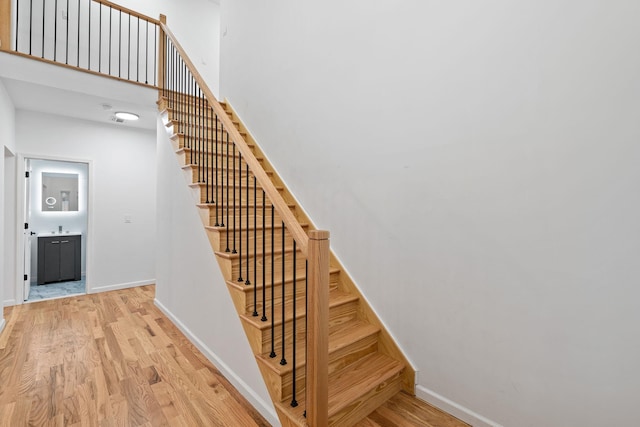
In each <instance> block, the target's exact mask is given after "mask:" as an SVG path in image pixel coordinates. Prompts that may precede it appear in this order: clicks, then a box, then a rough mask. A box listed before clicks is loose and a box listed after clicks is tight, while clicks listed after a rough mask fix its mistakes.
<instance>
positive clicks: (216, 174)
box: [182, 159, 262, 200]
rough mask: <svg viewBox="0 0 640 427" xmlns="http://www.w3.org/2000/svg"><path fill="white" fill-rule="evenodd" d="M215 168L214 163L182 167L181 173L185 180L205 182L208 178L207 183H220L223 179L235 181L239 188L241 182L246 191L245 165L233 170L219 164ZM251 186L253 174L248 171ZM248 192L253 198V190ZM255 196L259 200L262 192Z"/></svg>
mask: <svg viewBox="0 0 640 427" xmlns="http://www.w3.org/2000/svg"><path fill="white" fill-rule="evenodd" d="M199 160H200V159H195V161H199ZM215 169H216V167H215V165H212V166H209V167H208V168H205V167H202V168H200V167H197V166H191V167H188V168H183V169H182V173H184V176H185V178H186V179H187V181H191V182H194V183H195V182H206V181H205V180H208V181H209V183H214V184H215V183H217V184H222V182H223V180H224V183H225V184H227V183H231V184H233V183H234V182H235V183H236V187H237V188H240V184H242V191H247V170H246V166H245V167H244V168H242V170H235V171H234V170H228V169H227V168H226V167H225V168H222V167H221V166H220V165H218V168H217V170H215ZM234 172H235V178H234ZM256 183H257V182H256ZM253 187H254V175H253V173H251V171H249V188H251V189H252V188H253ZM236 191H237V189H236ZM250 192H251V194H250V197H251V198H253V190H251V191H250ZM256 197H257V198H258V200H261V199H262V192H260V191H259V192H257V193H256Z"/></svg>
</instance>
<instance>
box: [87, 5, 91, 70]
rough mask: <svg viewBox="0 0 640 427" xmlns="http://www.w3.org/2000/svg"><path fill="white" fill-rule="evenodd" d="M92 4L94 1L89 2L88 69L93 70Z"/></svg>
mask: <svg viewBox="0 0 640 427" xmlns="http://www.w3.org/2000/svg"><path fill="white" fill-rule="evenodd" d="M91 3H92V0H89V19H88V21H89V23H88V24H87V25H88V26H89V28H88V31H89V46H88V48H89V51H88V54H87V55H88V58H89V59H88V63H87V69H88V70H90V69H91Z"/></svg>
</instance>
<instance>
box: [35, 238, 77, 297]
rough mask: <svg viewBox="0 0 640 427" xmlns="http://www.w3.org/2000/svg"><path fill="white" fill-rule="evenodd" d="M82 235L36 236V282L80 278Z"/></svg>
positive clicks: (43, 282)
mask: <svg viewBox="0 0 640 427" xmlns="http://www.w3.org/2000/svg"><path fill="white" fill-rule="evenodd" d="M81 238H82V236H79V235H65V234H61V235H59V236H53V237H38V284H39V285H42V284H45V283H51V282H63V281H71V280H80V278H81V277H80V264H81V255H80V249H81V245H82V240H81Z"/></svg>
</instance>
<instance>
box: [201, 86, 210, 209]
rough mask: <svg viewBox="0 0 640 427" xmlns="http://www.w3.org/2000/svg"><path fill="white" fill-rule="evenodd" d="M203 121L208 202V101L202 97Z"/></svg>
mask: <svg viewBox="0 0 640 427" xmlns="http://www.w3.org/2000/svg"><path fill="white" fill-rule="evenodd" d="M203 113H204V123H205V127H204V129H202V132H203V137H204V187H205V194H206V195H207V203H209V200H210V198H209V175H210V174H209V101H208V100H207V98H206V97H205V98H204V111H203Z"/></svg>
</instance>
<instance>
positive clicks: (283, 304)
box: [280, 221, 296, 366]
mask: <svg viewBox="0 0 640 427" xmlns="http://www.w3.org/2000/svg"><path fill="white" fill-rule="evenodd" d="M284 244H285V238H284V221H283V222H282V358H281V359H280V364H281V365H283V366H284V365H286V364H287V359H286V358H285V355H284V350H285V323H286V319H285V305H286V304H285V286H284V284H285V283H284V282H285V271H286V269H285V257H284ZM295 315H296V314H295V313H293V316H294V317H295Z"/></svg>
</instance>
